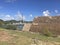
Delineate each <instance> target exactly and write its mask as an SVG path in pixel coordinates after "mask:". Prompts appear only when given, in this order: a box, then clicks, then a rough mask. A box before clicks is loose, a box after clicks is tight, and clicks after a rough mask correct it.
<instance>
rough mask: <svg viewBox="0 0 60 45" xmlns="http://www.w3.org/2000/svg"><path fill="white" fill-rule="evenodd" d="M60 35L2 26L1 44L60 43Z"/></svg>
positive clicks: (53, 44) (0, 29)
mask: <svg viewBox="0 0 60 45" xmlns="http://www.w3.org/2000/svg"><path fill="white" fill-rule="evenodd" d="M59 43H60V37H55V38H53V37H47V36H44V35H41V34H39V33H32V32H21V31H17V30H7V29H2V28H0V45H41V44H42V45H45V44H46V45H48V44H49V45H60V44H59Z"/></svg>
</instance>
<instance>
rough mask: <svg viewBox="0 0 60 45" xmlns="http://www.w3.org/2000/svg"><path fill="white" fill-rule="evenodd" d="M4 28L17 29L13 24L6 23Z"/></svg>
mask: <svg viewBox="0 0 60 45" xmlns="http://www.w3.org/2000/svg"><path fill="white" fill-rule="evenodd" d="M5 28H6V29H12V30H16V29H17V26H15V25H7V26H6V27H5Z"/></svg>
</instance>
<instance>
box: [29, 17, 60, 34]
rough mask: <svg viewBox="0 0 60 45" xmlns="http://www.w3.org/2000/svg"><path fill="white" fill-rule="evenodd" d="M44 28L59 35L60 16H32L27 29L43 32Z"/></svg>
mask: <svg viewBox="0 0 60 45" xmlns="http://www.w3.org/2000/svg"><path fill="white" fill-rule="evenodd" d="M44 30H49V31H50V32H52V33H53V34H56V35H60V16H52V17H51V18H49V17H45V16H42V17H36V18H34V20H33V23H32V24H31V27H30V30H29V31H31V32H39V33H43V31H44Z"/></svg>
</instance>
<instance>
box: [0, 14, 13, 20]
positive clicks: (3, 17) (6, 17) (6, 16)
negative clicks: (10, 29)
mask: <svg viewBox="0 0 60 45" xmlns="http://www.w3.org/2000/svg"><path fill="white" fill-rule="evenodd" d="M0 19H2V20H4V21H6V20H14V17H12V16H10V15H1V16H0Z"/></svg>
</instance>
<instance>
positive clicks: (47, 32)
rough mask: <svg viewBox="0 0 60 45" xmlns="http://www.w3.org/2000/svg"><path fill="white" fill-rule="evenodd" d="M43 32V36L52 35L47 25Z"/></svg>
mask: <svg viewBox="0 0 60 45" xmlns="http://www.w3.org/2000/svg"><path fill="white" fill-rule="evenodd" d="M43 34H44V35H45V36H48V37H51V36H53V34H52V32H50V31H49V28H48V27H45V28H44V30H43Z"/></svg>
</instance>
